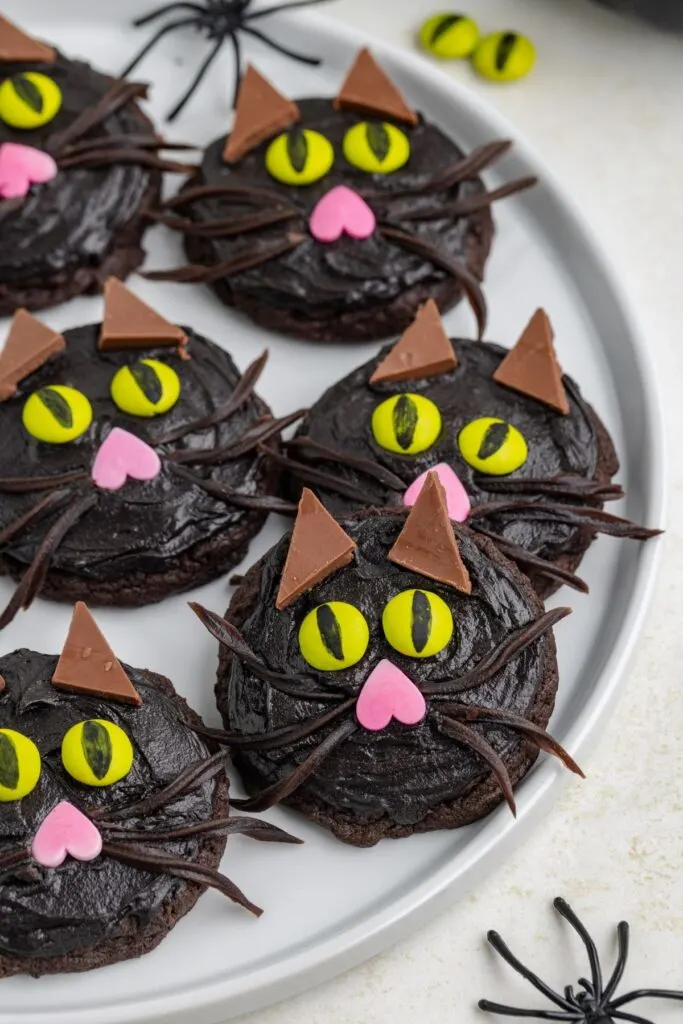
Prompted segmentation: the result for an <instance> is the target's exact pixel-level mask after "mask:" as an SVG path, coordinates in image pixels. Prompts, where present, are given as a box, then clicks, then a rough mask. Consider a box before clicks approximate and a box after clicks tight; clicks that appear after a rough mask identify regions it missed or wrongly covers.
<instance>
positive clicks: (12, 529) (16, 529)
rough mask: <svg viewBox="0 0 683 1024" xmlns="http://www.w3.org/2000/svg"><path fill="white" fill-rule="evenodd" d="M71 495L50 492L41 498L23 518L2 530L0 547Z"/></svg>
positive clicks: (69, 492) (70, 492)
mask: <svg viewBox="0 0 683 1024" xmlns="http://www.w3.org/2000/svg"><path fill="white" fill-rule="evenodd" d="M72 495H73V491H71V490H58V491H52V492H51V493H50V494H48V495H46V497H44V498H42V499H41V500H40V501H39V502H38V503H37V504H35V505H33V507H32V508H30V509H29V510H28V512H25V513H24V515H23V516H20V517H19V518H18V519H15V520H14V522H12V523H10V524H9V526H6V527H5V529H4V530H2V531H1V532H0V547H2V545H3V544H7V542H8V541H10V540H12V539H13V538H14V537H16V536H17V534H19V533H21V532H22V530H24V529H26V527H27V526H31V525H32V524H33V523H35V522H37V521H38V520H39V519H42V517H43V516H44V515H46V514H47V513H48V512H50V511H52V510H54V509H55V508H57V507H58V506H59V505H62V504H63V503H64V501H65V500H66V499H67V498H69V497H71V496H72Z"/></svg>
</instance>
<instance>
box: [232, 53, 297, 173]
mask: <svg viewBox="0 0 683 1024" xmlns="http://www.w3.org/2000/svg"><path fill="white" fill-rule="evenodd" d="M300 119H301V113H300V111H299V108H298V107H297V105H296V103H293V102H292V100H288V99H287V97H286V96H283V95H282V93H279V92H278V91H277V89H276V88H275V86H274V85H271V83H270V82H269V81H268V79H267V78H264V77H263V75H262V74H261V73H260V72H259V71H257V70H256V68H255V67H253V66H252V65H251V64H249V65H248V66H247V70H246V71H245V73H244V78H243V79H242V81H241V83H240V91H239V95H238V97H237V106H236V107H235V121H234V123H233V126H232V131H231V132H230V135H229V136H228V140H227V142H226V145H225V149H224V150H223V159H224V160H225V162H226V163H228V164H233V163H236V162H237V161H238V160H241V159H242V157H243V156H246V155H247V153H248V152H249V151H250V150H252V149H253V148H254V146H258V144H259V142H263V141H264V139H269V138H270V137H271V136H272V135H275V133H276V132H281V131H282V130H283V129H284V128H289V126H290V125H292V124H296V122H297V121H299V120H300Z"/></svg>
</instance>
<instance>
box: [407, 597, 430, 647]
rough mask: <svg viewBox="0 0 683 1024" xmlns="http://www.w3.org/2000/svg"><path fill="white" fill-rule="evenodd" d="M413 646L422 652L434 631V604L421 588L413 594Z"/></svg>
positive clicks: (411, 627)
mask: <svg viewBox="0 0 683 1024" xmlns="http://www.w3.org/2000/svg"><path fill="white" fill-rule="evenodd" d="M410 629H411V636H412V640H413V647H414V648H415V650H416V651H417V653H418V654H420V653H421V652H422V651H423V650H424V649H425V647H426V646H427V643H428V641H429V635H430V633H431V631H432V606H431V604H430V603H429V598H428V597H427V595H426V594H423V593H422V591H421V590H416V591H415V593H414V594H413V606H412V622H411V625H410Z"/></svg>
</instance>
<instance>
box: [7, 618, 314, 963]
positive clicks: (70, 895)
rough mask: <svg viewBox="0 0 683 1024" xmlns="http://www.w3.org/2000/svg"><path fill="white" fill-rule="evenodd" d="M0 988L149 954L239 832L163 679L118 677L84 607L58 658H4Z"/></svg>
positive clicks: (132, 672)
mask: <svg viewBox="0 0 683 1024" xmlns="http://www.w3.org/2000/svg"><path fill="white" fill-rule="evenodd" d="M0 672H1V673H2V687H1V688H0V806H1V807H2V813H1V814H0V978H2V977H8V976H9V975H13V974H31V975H33V976H34V977H39V976H40V975H42V974H54V973H61V972H65V971H86V970H90V969H91V968H93V967H102V966H104V965H105V964H110V963H116V962H117V961H119V960H128V959H130V958H131V957H136V956H139V955H141V954H142V953H146V952H148V951H149V950H151V949H154V947H155V946H156V945H158V943H159V942H161V940H162V939H163V938H164V936H165V935H167V934H168V932H169V931H170V930H171V929H172V928H173V927H174V925H175V924H176V922H177V921H178V920H179V919H180V918H181V917H183V916H184V915H185V914H186V913H187V912H188V911H189V910H191V909H192V907H193V906H194V904H195V903H196V902H197V900H198V899H199V897H200V896H201V894H202V893H203V892H204V891H205V890H206V888H208V887H212V888H215V889H218V890H219V891H220V892H222V893H223V894H224V895H225V896H227V897H229V899H231V900H233V901H235V902H236V903H239V904H241V905H242V906H243V907H245V908H246V909H247V910H250V911H251V912H252V913H255V914H260V913H261V911H260V910H259V908H258V907H256V906H255V905H254V904H253V903H251V902H250V901H249V900H248V899H247V898H246V896H244V895H243V893H241V892H240V890H239V889H238V888H237V887H236V886H235V885H234V884H233V883H232V882H231V881H230V880H229V879H228V878H226V877H225V875H222V874H221V873H220V872H219V871H218V870H217V868H218V865H219V863H220V860H221V856H222V854H223V850H224V848H225V842H226V837H227V836H228V835H232V834H235V833H242V834H244V835H248V836H252V837H253V838H255V839H265V840H270V841H275V842H297V840H295V839H293V837H291V836H289V835H287V833H285V832H282V831H281V830H280V829H277V828H275V827H274V826H272V825H269V824H268V823H267V822H262V821H257V820H255V819H252V818H229V816H228V814H229V810H228V781H227V778H226V776H225V758H224V755H222V754H220V753H216V752H215V748H212V747H211V746H210V745H207V743H206V742H205V741H204V740H202V739H200V737H199V736H198V735H197V733H196V732H195V728H197V727H200V726H201V720H200V719H199V718H198V716H197V715H196V714H195V713H194V712H193V711H191V709H190V708H189V707H188V706H187V704H186V703H185V701H184V700H183V699H182V698H181V697H179V696H178V695H177V694H176V692H175V690H174V689H173V686H172V685H171V683H170V682H169V680H168V679H166V678H164V677H163V676H159V675H156V674H155V673H154V672H149V671H147V670H144V669H134V668H130V667H129V666H127V665H125V666H124V665H122V664H121V663H120V662H119V661H118V660H117V659H116V656H115V655H114V653H113V651H112V650H111V648H110V647H109V645H108V643H107V641H106V640H105V638H104V636H103V635H102V633H101V632H100V630H99V629H98V627H97V625H96V624H95V622H94V620H93V619H92V617H91V615H90V613H89V611H88V609H87V608H86V606H85V605H82V604H80V605H77V606H76V608H75V610H74V617H73V620H72V623H71V628H70V630H69V635H68V637H67V640H66V643H65V645H64V649H63V651H62V654H61V656H60V657H59V658H56V657H52V656H50V655H46V654H37V653H36V652H35V651H28V650H20V651H14V652H13V653H12V654H7V655H5V656H4V657H2V658H0Z"/></svg>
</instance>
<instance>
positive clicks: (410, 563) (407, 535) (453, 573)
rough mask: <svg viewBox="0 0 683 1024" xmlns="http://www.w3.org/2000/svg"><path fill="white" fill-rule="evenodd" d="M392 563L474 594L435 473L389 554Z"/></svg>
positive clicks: (426, 482)
mask: <svg viewBox="0 0 683 1024" xmlns="http://www.w3.org/2000/svg"><path fill="white" fill-rule="evenodd" d="M387 557H388V559H389V561H390V562H395V563H396V565H400V566H402V567H403V568H404V569H409V570H410V571H411V572H417V573H419V574H420V576H427V577H428V579H430V580H436V581H437V583H445V584H446V585H447V586H449V587H455V589H456V590H461V591H462V592H463V593H464V594H471V593H472V581H471V580H470V574H469V573H468V571H467V568H466V567H465V564H464V562H463V560H462V558H461V557H460V551H459V550H458V544H457V541H456V539H455V535H454V533H453V526H452V524H451V521H450V519H449V518H448V508H447V506H446V495H445V493H444V489H443V487H442V486H441V483H440V482H439V478H438V476H437V475H436V473H430V474H429V476H428V477H427V479H426V480H425V483H424V486H423V488H422V490H421V491H420V495H419V497H418V499H417V501H416V502H415V504H414V505H413V507H412V509H411V510H410V513H409V515H408V518H407V519H406V521H405V526H404V527H403V529H402V530H401V532H400V534H399V535H398V539H397V540H396V543H395V544H394V546H393V548H392V549H391V551H390V552H389V554H388V556H387Z"/></svg>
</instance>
